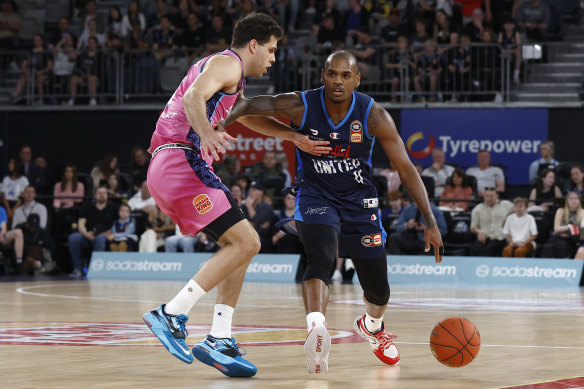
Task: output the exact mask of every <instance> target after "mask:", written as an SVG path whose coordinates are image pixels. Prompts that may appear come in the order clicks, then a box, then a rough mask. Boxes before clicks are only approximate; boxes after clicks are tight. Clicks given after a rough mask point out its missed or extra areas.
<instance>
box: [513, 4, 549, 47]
mask: <svg viewBox="0 0 584 389" xmlns="http://www.w3.org/2000/svg"><path fill="white" fill-rule="evenodd" d="M550 19H551V14H550V8H549V6H548V5H547V4H546V3H544V2H543V1H541V0H528V1H524V2H522V3H521V5H520V6H519V8H518V10H517V23H518V24H519V29H520V30H521V31H522V32H524V33H525V34H526V36H527V40H528V41H531V42H534V41H535V42H545V41H547V28H548V26H549V25H550Z"/></svg>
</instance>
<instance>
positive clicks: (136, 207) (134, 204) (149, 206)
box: [128, 181, 156, 213]
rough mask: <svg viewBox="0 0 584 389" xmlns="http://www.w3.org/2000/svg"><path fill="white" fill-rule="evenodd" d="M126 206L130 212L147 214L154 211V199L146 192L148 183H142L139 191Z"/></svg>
mask: <svg viewBox="0 0 584 389" xmlns="http://www.w3.org/2000/svg"><path fill="white" fill-rule="evenodd" d="M128 205H129V206H130V208H131V209H132V211H142V212H146V213H149V212H150V211H152V210H153V209H154V206H155V205H156V202H155V201H154V198H153V197H152V196H151V195H150V191H149V190H148V183H147V182H146V181H144V182H143V183H142V185H141V187H140V190H139V191H138V192H136V194H135V195H134V196H132V198H131V199H130V200H128Z"/></svg>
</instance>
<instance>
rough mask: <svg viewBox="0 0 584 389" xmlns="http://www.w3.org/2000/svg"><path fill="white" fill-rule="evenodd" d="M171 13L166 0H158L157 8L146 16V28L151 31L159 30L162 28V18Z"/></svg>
mask: <svg viewBox="0 0 584 389" xmlns="http://www.w3.org/2000/svg"><path fill="white" fill-rule="evenodd" d="M169 15H170V14H169V12H168V4H167V3H166V0H156V7H155V9H154V10H152V11H151V12H150V13H149V14H148V15H147V16H146V29H147V30H148V31H150V32H153V31H154V30H158V29H159V28H160V18H162V17H163V16H169ZM173 16H174V15H173ZM171 22H172V19H171Z"/></svg>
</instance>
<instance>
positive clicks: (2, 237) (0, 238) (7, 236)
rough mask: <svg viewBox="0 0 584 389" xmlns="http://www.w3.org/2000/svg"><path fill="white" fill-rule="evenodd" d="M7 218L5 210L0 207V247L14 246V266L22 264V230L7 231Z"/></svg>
mask: <svg viewBox="0 0 584 389" xmlns="http://www.w3.org/2000/svg"><path fill="white" fill-rule="evenodd" d="M7 226H8V216H7V214H6V210H5V209H4V208H3V207H0V244H2V246H10V245H12V244H14V255H15V259H16V265H18V266H20V265H21V264H22V257H23V253H24V235H23V234H22V230H21V229H19V228H17V229H14V230H10V231H8V227H7Z"/></svg>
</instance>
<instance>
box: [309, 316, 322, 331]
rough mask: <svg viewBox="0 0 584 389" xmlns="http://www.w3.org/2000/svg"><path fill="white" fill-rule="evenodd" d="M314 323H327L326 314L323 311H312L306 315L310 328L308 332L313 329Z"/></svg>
mask: <svg viewBox="0 0 584 389" xmlns="http://www.w3.org/2000/svg"><path fill="white" fill-rule="evenodd" d="M313 323H314V325H317V324H322V325H324V323H325V319H324V315H323V314H322V312H310V313H309V314H308V315H306V326H307V329H308V332H310V331H312V327H314V326H313Z"/></svg>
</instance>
